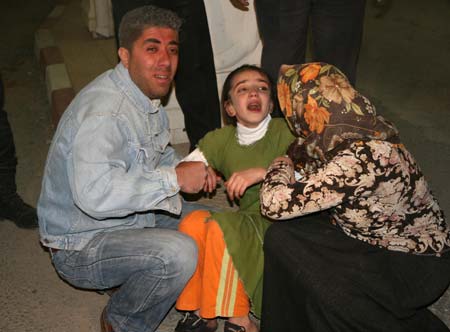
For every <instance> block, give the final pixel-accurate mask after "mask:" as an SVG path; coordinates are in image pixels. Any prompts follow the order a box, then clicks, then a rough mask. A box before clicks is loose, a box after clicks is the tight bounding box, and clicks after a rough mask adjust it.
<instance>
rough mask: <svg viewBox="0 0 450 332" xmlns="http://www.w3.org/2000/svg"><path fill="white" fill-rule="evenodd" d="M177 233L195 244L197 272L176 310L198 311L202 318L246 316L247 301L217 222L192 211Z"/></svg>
mask: <svg viewBox="0 0 450 332" xmlns="http://www.w3.org/2000/svg"><path fill="white" fill-rule="evenodd" d="M179 230H180V231H181V232H183V233H185V234H187V235H189V236H191V237H192V238H193V239H194V240H195V242H196V243H197V246H198V251H199V253H198V263H197V269H196V270H195V273H194V275H193V276H192V278H191V279H190V280H189V282H188V283H187V285H186V287H185V288H184V290H183V292H182V293H181V295H180V297H179V298H178V300H177V303H176V308H177V309H178V310H183V311H195V310H198V309H199V310H200V316H201V317H202V318H214V317H218V316H220V317H239V316H246V315H247V314H248V313H249V311H250V301H249V299H248V296H247V294H246V293H245V290H244V285H243V284H242V281H241V280H240V279H239V277H238V273H237V271H236V269H235V268H234V265H233V262H232V260H231V256H230V255H229V254H228V250H227V247H226V245H225V240H224V238H223V233H222V230H221V228H220V226H219V225H218V224H217V222H215V221H214V220H211V219H210V214H209V212H208V211H202V210H199V211H194V212H192V213H190V214H189V215H187V216H186V218H184V219H183V220H182V221H181V223H180V225H179Z"/></svg>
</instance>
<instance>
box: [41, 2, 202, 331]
mask: <svg viewBox="0 0 450 332" xmlns="http://www.w3.org/2000/svg"><path fill="white" fill-rule="evenodd" d="M180 24H181V22H180V19H179V18H178V16H176V14H174V13H172V12H170V11H168V10H164V9H160V8H157V7H153V6H145V7H140V8H137V9H135V10H133V11H131V12H129V13H128V14H127V15H126V16H125V17H124V18H123V20H122V23H121V25H120V30H119V31H120V43H121V47H120V48H119V57H120V59H121V62H120V63H119V64H118V65H117V66H116V68H115V69H114V70H109V71H107V72H105V73H104V74H102V75H100V76H99V77H97V78H96V79H95V80H94V81H93V82H91V83H90V84H89V85H87V86H86V87H85V88H84V89H83V90H82V91H81V92H80V93H79V94H78V95H77V96H76V97H75V99H74V100H73V102H72V103H71V104H70V105H69V107H68V108H67V110H66V111H65V113H64V115H63V116H62V118H61V120H60V122H59V125H58V128H57V130H56V133H55V136H54V138H53V142H52V145H51V147H50V151H49V155H48V159H47V163H46V167H45V173H44V178H43V183H42V191H41V195H40V198H39V203H38V215H39V226H40V235H41V242H42V244H43V245H44V246H46V247H48V248H49V251H50V252H51V256H52V261H53V264H54V266H55V268H56V270H57V272H58V274H59V275H60V276H61V277H62V278H63V279H65V280H66V281H68V282H69V283H70V284H72V285H74V286H75V287H79V288H84V289H95V290H106V289H111V288H116V287H119V286H120V288H119V289H118V290H117V291H116V292H114V293H113V295H112V296H111V298H110V300H109V302H108V304H107V306H106V308H105V309H104V311H103V313H102V318H101V324H102V331H116V332H144V331H145V332H146V331H154V330H155V329H156V328H157V326H158V325H159V323H160V322H161V320H162V319H163V317H164V316H165V315H166V313H167V311H168V310H169V309H170V307H171V306H172V304H173V303H174V302H175V300H176V298H177V297H178V294H179V293H180V291H181V290H182V289H183V287H184V285H185V283H186V282H187V281H188V280H189V278H190V277H191V274H192V273H193V272H194V270H195V267H196V260H197V248H196V246H195V244H194V242H193V241H192V240H191V239H190V238H189V237H187V236H186V235H183V234H181V233H179V232H178V231H177V230H176V229H177V225H178V222H179V220H180V219H181V216H180V214H181V210H182V209H183V214H182V215H184V214H186V213H187V212H189V211H190V210H192V209H193V207H192V206H188V204H186V203H184V202H183V201H182V199H181V198H180V195H179V192H180V191H184V192H188V193H195V192H199V191H200V190H201V189H202V188H203V187H204V185H205V178H206V176H207V170H206V169H205V166H204V164H202V163H192V162H191V163H180V164H178V162H179V159H178V158H177V156H176V154H175V152H174V150H173V148H172V147H171V146H169V145H168V143H169V125H168V118H167V114H166V113H165V111H164V109H163V108H162V107H161V105H160V101H159V99H160V98H161V97H163V96H165V95H166V94H167V93H168V91H169V88H170V86H171V83H172V80H173V77H174V75H175V71H176V68H177V63H178V29H179V27H180Z"/></svg>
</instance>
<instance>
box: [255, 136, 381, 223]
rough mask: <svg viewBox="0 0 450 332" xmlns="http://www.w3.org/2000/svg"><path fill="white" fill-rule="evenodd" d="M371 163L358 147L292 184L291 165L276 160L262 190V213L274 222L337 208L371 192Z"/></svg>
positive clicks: (287, 162) (365, 152)
mask: <svg viewBox="0 0 450 332" xmlns="http://www.w3.org/2000/svg"><path fill="white" fill-rule="evenodd" d="M371 159H372V158H371V154H370V151H368V150H367V149H364V147H361V146H357V145H355V146H353V147H352V148H351V149H346V150H343V151H340V152H339V153H338V154H337V155H336V156H335V157H334V158H333V159H332V160H330V161H329V162H328V163H326V164H325V165H324V166H323V167H321V168H319V169H317V170H316V171H315V172H313V173H311V174H306V175H305V176H304V177H303V178H301V179H300V180H299V181H296V182H293V180H292V179H293V174H294V166H293V164H292V161H290V160H286V158H283V159H281V158H277V159H276V160H275V161H274V162H273V163H272V165H271V166H270V167H269V170H268V172H267V175H266V178H265V180H264V182H263V185H262V187H261V197H260V199H261V212H262V214H263V215H265V216H267V217H269V218H272V219H280V220H282V219H290V218H294V217H298V216H302V215H305V214H309V213H313V212H317V211H321V210H326V209H329V208H331V207H335V206H337V205H340V204H342V203H343V202H344V201H345V200H348V199H352V198H354V197H356V196H359V195H360V194H361V192H367V191H368V190H372V189H373V188H372V187H373V186H374V184H375V172H374V169H375V167H372V168H371V167H367V162H368V161H369V160H371ZM372 164H373V165H375V164H374V163H372Z"/></svg>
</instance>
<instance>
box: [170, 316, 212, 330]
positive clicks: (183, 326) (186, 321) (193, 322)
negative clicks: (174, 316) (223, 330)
mask: <svg viewBox="0 0 450 332" xmlns="http://www.w3.org/2000/svg"><path fill="white" fill-rule="evenodd" d="M215 330H217V325H216V326H213V327H212V326H208V321H207V320H205V319H203V318H201V317H198V316H197V315H196V314H194V313H193V312H186V313H185V314H184V317H183V318H182V319H180V321H179V322H178V324H177V327H175V332H214V331H215Z"/></svg>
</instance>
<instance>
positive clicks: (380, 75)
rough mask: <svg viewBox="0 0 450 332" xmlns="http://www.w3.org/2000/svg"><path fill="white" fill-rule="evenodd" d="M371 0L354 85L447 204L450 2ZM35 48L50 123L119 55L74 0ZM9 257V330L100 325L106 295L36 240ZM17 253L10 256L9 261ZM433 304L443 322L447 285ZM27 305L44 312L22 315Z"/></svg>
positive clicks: (164, 331)
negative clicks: (62, 270)
mask: <svg viewBox="0 0 450 332" xmlns="http://www.w3.org/2000/svg"><path fill="white" fill-rule="evenodd" d="M222 1H225V0H222ZM376 3H381V2H380V1H378V2H377V1H372V2H368V8H367V12H366V14H367V15H366V27H365V34H364V41H363V47H362V49H361V55H360V62H359V68H358V70H359V74H358V75H359V76H358V88H359V89H360V90H361V91H362V92H363V93H364V94H365V95H367V96H368V97H369V98H371V99H372V100H373V101H375V102H376V104H377V105H378V110H379V112H380V113H382V114H383V115H385V116H386V117H388V118H389V119H390V120H392V121H393V122H394V123H396V124H397V126H398V127H399V128H400V132H401V133H402V138H403V140H404V142H405V143H406V145H407V146H408V147H409V149H410V150H411V151H412V153H413V154H414V155H415V157H416V158H417V159H418V160H419V163H420V164H421V165H422V169H423V170H424V173H425V174H426V175H427V177H428V180H429V181H430V184H431V187H432V188H433V191H434V193H435V194H436V196H437V197H438V199H439V201H440V202H441V207H442V208H443V209H444V211H446V212H447V214H448V213H450V191H449V190H448V188H449V187H450V168H449V167H448V165H449V163H450V133H449V132H450V131H449V130H448V124H449V123H450V121H449V120H450V116H449V114H450V113H449V112H448V110H449V106H450V85H449V83H448V82H449V80H448V76H449V74H450V64H449V63H448V55H449V54H450V45H449V43H448V41H449V40H450V28H449V24H448V23H447V14H448V12H449V9H450V2H448V1H446V0H435V2H434V3H433V6H429V5H427V4H426V3H424V2H422V1H420V0H413V1H397V2H393V1H391V2H389V1H386V2H385V3H388V4H390V6H389V7H386V8H379V7H377V6H376ZM35 53H36V59H37V61H38V62H39V64H40V67H41V69H42V73H43V76H44V77H45V81H46V88H47V94H48V98H49V101H50V104H51V118H52V123H53V126H54V127H55V126H56V125H57V122H58V120H59V117H60V116H61V114H62V112H63V111H64V110H65V108H66V107H67V105H68V104H69V103H70V101H71V100H72V98H73V97H74V96H75V94H76V93H77V92H78V91H80V89H82V88H83V87H84V86H85V85H86V84H87V83H88V82H90V81H91V80H93V79H94V78H95V77H96V76H98V75H99V74H101V73H102V72H104V71H105V70H107V69H110V68H112V67H114V66H115V64H116V63H117V55H116V46H115V41H114V39H94V38H93V37H92V34H91V33H90V32H89V31H88V30H87V27H86V24H85V23H84V21H83V13H82V9H81V5H80V1H79V0H59V1H57V4H56V6H55V8H54V9H53V11H52V12H51V13H50V14H49V15H48V17H47V19H46V20H45V21H44V22H42V24H41V26H40V27H39V29H38V30H37V31H36V33H35ZM176 148H177V149H178V150H179V152H180V153H181V154H185V153H186V152H187V144H178V145H177V146H176ZM215 199H216V200H215V201H214V203H213V205H214V204H217V206H226V205H227V203H226V199H225V198H224V195H223V192H221V193H219V195H218V197H216V198H215ZM4 227H5V228H6V230H7V231H8V233H3V232H2V235H1V236H0V240H6V237H7V236H10V235H6V234H14V235H13V236H15V237H17V238H20V239H21V241H32V242H33V243H36V244H37V243H38V241H39V239H38V234H37V233H36V232H29V231H24V230H17V231H14V232H12V230H9V228H14V226H13V225H12V224H10V225H7V226H4ZM3 237H4V239H1V238H3ZM2 250H3V249H2ZM14 257H17V259H19V257H20V261H21V262H22V264H18V265H14V266H15V268H16V273H19V274H24V275H25V277H24V278H25V280H22V281H21V283H20V284H19V285H16V284H15V282H14V280H8V283H10V286H11V287H10V289H6V292H5V294H4V296H2V300H1V303H0V306H8V307H9V308H11V306H12V304H14V306H17V307H20V308H22V310H21V311H20V314H17V313H16V312H15V311H14V310H11V311H10V312H9V314H8V315H6V317H4V319H5V322H4V323H3V324H5V325H4V326H14V327H15V329H14V331H48V332H53V331H55V332H56V331H60V332H66V331H82V332H85V331H86V332H91V331H92V332H93V331H99V324H98V319H99V317H100V313H101V311H102V309H103V307H104V305H105V304H106V302H107V295H100V294H98V293H96V292H87V291H83V290H78V289H74V288H72V287H71V286H69V285H67V284H66V283H64V282H63V281H62V280H61V279H59V278H58V277H57V275H56V273H55V272H54V270H53V268H52V266H51V261H50V258H49V256H48V253H47V252H45V251H44V250H43V249H42V248H40V247H39V246H37V245H36V246H35V248H34V251H33V252H28V251H26V249H25V248H19V249H17V251H15V255H14ZM14 257H12V258H11V259H12V260H13V261H11V262H8V263H9V264H14V259H16V258H14ZM30 267H32V268H33V269H32V271H33V272H32V273H30V272H29V271H30ZM27 274H29V276H28V277H27V276H26V275H27ZM2 278H3V277H2ZM36 280H39V286H37V284H36ZM11 289H13V290H11ZM432 310H433V312H435V313H436V314H437V315H438V316H439V317H441V319H443V320H444V321H445V322H446V324H447V325H448V326H449V327H450V292H449V291H447V293H446V294H445V295H444V296H443V297H442V298H441V299H440V300H439V302H437V303H436V304H434V305H433V306H432ZM25 315H31V316H32V317H41V318H39V319H37V318H36V319H33V320H31V321H28V323H24V320H23V319H22V318H23V317H24V316H25ZM179 318H180V316H179V314H178V313H176V312H175V311H174V310H172V311H171V312H170V314H169V315H168V316H167V318H166V319H165V320H164V322H163V323H162V325H161V326H160V328H159V329H158V331H160V332H168V331H173V328H174V326H175V325H176V321H177V320H178V319H179ZM8 322H9V325H8ZM20 322H22V323H20ZM1 326H2V325H0V327H1ZM0 330H3V329H2V328H0ZM5 331H6V329H5ZM8 331H13V330H8ZM274 332H277V331H274Z"/></svg>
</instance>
